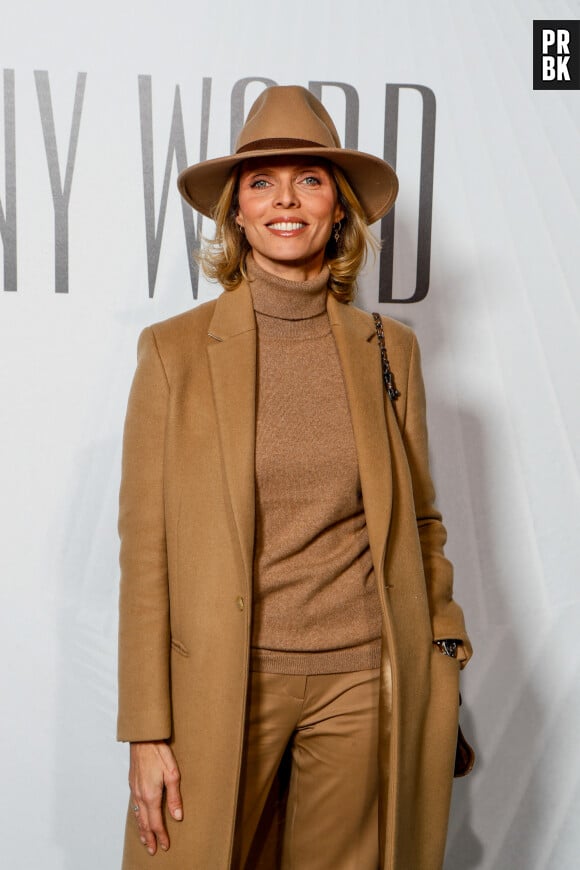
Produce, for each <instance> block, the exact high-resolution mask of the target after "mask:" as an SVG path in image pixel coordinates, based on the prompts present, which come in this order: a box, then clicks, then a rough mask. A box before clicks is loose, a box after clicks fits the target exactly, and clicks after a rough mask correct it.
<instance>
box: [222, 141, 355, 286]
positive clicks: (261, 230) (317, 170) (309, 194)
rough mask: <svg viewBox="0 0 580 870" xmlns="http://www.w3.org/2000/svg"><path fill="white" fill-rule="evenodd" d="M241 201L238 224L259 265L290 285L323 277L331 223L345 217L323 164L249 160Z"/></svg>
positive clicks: (297, 159) (243, 173) (242, 176)
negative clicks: (318, 276)
mask: <svg viewBox="0 0 580 870" xmlns="http://www.w3.org/2000/svg"><path fill="white" fill-rule="evenodd" d="M238 203H239V208H238V213H237V215H236V221H237V223H238V224H239V226H240V227H242V228H243V230H244V232H245V234H246V239H247V240H248V243H249V245H250V246H251V248H252V252H253V256H254V260H255V261H256V263H257V264H258V266H260V267H261V268H262V269H264V270H265V271H266V272H272V273H273V274H274V275H278V276H280V277H281V278H288V279H290V280H291V281H300V280H309V279H310V278H314V277H315V276H316V275H318V273H319V272H320V270H321V269H322V266H323V264H324V251H325V248H326V243H327V242H328V240H329V238H330V234H331V232H332V225H333V224H334V223H336V222H337V221H340V220H342V218H343V217H344V210H343V208H342V206H341V205H340V203H339V201H338V194H337V191H336V185H335V183H334V178H333V177H332V175H331V173H330V172H329V170H328V169H327V168H326V166H325V164H324V162H322V161H319V160H316V159H315V160H311V159H309V158H307V157H295V158H289V157H271V158H265V159H264V160H261V159H259V158H255V159H253V160H248V161H246V162H245V163H243V164H242V168H241V172H240V180H239V189H238Z"/></svg>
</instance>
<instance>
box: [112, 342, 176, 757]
mask: <svg viewBox="0 0 580 870" xmlns="http://www.w3.org/2000/svg"><path fill="white" fill-rule="evenodd" d="M137 360H138V362H137V370H136V373H135V377H134V379H133V384H132V387H131V392H130V395H129V402H128V407H127V417H126V420H125V430H124V436H123V460H122V470H121V489H120V494H119V536H120V540H121V548H120V559H119V561H120V568H121V584H120V596H119V712H118V722H117V739H118V740H130V741H138V740H163V739H167V738H168V737H169V736H170V734H171V704H170V694H169V692H170V686H169V643H170V632H169V592H168V579H167V574H168V572H167V548H166V538H165V518H164V499H163V466H164V446H165V429H166V422H167V414H168V404H169V383H168V379H167V376H166V373H165V370H164V367H163V363H162V360H161V357H160V354H159V350H158V348H157V343H156V341H155V335H154V332H153V330H152V329H151V328H150V327H149V328H147V329H145V330H144V331H143V332H142V333H141V336H140V338H139V345H138V353H137Z"/></svg>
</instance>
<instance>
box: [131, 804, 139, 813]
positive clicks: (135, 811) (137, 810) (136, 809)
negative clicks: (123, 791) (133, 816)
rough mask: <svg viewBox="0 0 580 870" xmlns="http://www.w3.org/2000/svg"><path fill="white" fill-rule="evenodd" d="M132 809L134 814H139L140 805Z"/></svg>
mask: <svg viewBox="0 0 580 870" xmlns="http://www.w3.org/2000/svg"><path fill="white" fill-rule="evenodd" d="M132 809H133V812H134V813H138V812H139V805H138V804H133V807H132Z"/></svg>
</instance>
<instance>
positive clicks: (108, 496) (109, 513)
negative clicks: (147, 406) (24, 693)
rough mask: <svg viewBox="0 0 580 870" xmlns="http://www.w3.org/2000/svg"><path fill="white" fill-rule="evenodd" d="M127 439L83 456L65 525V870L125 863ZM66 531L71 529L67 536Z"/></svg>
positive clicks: (57, 766)
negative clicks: (120, 516)
mask: <svg viewBox="0 0 580 870" xmlns="http://www.w3.org/2000/svg"><path fill="white" fill-rule="evenodd" d="M119 451H120V444H119V443H117V442H114V441H107V442H101V443H99V442H95V443H94V444H93V445H92V446H91V448H90V449H89V450H86V451H85V452H84V453H81V454H80V455H79V460H78V462H77V464H76V469H75V473H74V481H75V488H74V490H73V491H72V492H71V496H70V500H69V503H68V511H67V515H66V516H64V517H61V518H59V520H61V521H62V525H60V529H62V528H64V530H65V531H64V534H63V546H62V581H63V582H62V588H61V591H60V595H61V602H62V605H61V614H60V619H59V649H60V662H59V675H60V682H59V688H58V691H59V699H58V701H59V704H58V707H59V717H60V722H59V726H60V727H59V729H58V736H57V742H56V745H55V751H54V770H55V776H54V790H55V794H54V795H53V796H52V801H53V804H54V807H55V810H54V812H55V818H54V819H53V830H54V832H55V837H56V839H57V841H58V843H59V846H60V847H61V849H62V853H63V855H64V864H63V865H62V866H63V868H65V870H79V868H81V867H82V868H83V870H103V868H104V867H107V868H114V867H119V866H120V864H121V850H122V842H123V840H122V838H123V825H124V819H125V811H126V801H127V798H128V789H127V785H126V769H127V757H126V749H125V747H122V746H120V745H118V744H116V742H115V727H116V723H115V711H116V706H117V699H116V686H117V677H116V652H117V598H118V577H119V570H118V542H117V538H116V514H117V496H118V480H119V474H118V469H119V463H120V453H119ZM61 534H62V533H61Z"/></svg>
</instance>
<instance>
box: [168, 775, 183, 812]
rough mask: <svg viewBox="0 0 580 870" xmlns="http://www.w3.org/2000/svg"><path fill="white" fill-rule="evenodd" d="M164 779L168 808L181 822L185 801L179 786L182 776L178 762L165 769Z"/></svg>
mask: <svg viewBox="0 0 580 870" xmlns="http://www.w3.org/2000/svg"><path fill="white" fill-rule="evenodd" d="M164 779H165V788H166V793H167V809H168V810H169V812H170V813H171V815H172V817H173V818H174V819H175V820H176V821H177V822H180V821H181V820H182V818H183V802H182V800H181V791H180V788H179V785H180V782H181V776H180V773H179V769H178V767H177V765H176V764H175V765H174V766H173V767H170V768H168V769H167V770H166V771H165V773H164Z"/></svg>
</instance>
